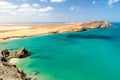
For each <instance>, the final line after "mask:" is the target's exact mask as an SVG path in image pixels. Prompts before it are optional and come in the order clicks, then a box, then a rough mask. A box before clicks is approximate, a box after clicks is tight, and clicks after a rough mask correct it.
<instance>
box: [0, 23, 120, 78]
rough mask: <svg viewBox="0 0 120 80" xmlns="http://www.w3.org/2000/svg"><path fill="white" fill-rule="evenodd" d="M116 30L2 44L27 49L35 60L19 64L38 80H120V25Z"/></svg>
mask: <svg viewBox="0 0 120 80" xmlns="http://www.w3.org/2000/svg"><path fill="white" fill-rule="evenodd" d="M112 24H113V25H114V26H115V27H114V28H104V29H93V30H87V31H84V32H70V33H62V34H53V35H45V36H34V37H28V38H23V39H17V40H12V41H8V42H4V43H0V49H1V50H2V49H9V50H12V51H17V50H18V48H19V47H21V46H24V47H25V48H26V49H27V50H29V51H30V53H31V56H30V57H28V58H25V59H22V60H20V61H18V62H17V63H16V65H17V67H19V68H21V69H22V70H24V72H25V73H26V74H27V76H28V77H30V76H31V77H36V78H38V80H120V23H118V22H114V23H112Z"/></svg>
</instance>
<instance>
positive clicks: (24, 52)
mask: <svg viewBox="0 0 120 80" xmlns="http://www.w3.org/2000/svg"><path fill="white" fill-rule="evenodd" d="M29 55H30V53H29V52H28V50H26V49H25V48H24V47H21V48H20V49H19V50H18V52H17V53H16V57H18V58H25V57H27V56H29Z"/></svg>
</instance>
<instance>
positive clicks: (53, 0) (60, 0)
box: [50, 0, 66, 3]
mask: <svg viewBox="0 0 120 80" xmlns="http://www.w3.org/2000/svg"><path fill="white" fill-rule="evenodd" d="M50 1H51V2H53V3H55V2H57V3H60V2H64V1H66V0H50Z"/></svg>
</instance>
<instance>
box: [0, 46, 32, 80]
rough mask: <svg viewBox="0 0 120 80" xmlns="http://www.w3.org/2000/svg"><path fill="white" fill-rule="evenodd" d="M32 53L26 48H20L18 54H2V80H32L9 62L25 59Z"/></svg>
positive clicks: (0, 70) (4, 51) (5, 52)
mask: <svg viewBox="0 0 120 80" xmlns="http://www.w3.org/2000/svg"><path fill="white" fill-rule="evenodd" d="M29 55H30V53H29V52H28V51H27V50H26V49H25V48H24V47H22V48H20V49H19V50H18V52H17V53H10V52H9V51H8V50H3V51H1V52H0V80H30V79H28V78H27V77H26V74H25V73H24V72H23V71H22V70H20V69H18V68H17V67H16V66H15V65H12V64H10V63H9V62H8V61H9V59H11V58H25V57H27V56H29Z"/></svg>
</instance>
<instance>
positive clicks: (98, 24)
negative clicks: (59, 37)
mask: <svg viewBox="0 0 120 80" xmlns="http://www.w3.org/2000/svg"><path fill="white" fill-rule="evenodd" d="M109 27H112V25H111V24H109V23H108V22H105V21H100V20H98V21H91V22H85V23H76V24H74V25H69V26H63V27H61V28H58V29H57V30H56V33H61V32H74V31H85V30H89V29H94V28H109Z"/></svg>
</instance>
